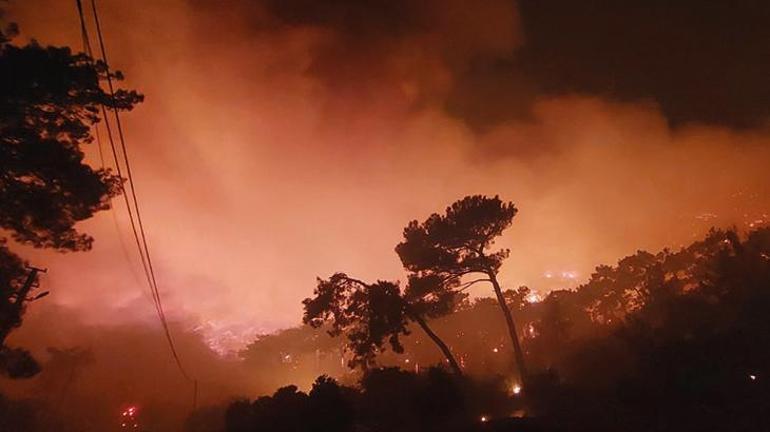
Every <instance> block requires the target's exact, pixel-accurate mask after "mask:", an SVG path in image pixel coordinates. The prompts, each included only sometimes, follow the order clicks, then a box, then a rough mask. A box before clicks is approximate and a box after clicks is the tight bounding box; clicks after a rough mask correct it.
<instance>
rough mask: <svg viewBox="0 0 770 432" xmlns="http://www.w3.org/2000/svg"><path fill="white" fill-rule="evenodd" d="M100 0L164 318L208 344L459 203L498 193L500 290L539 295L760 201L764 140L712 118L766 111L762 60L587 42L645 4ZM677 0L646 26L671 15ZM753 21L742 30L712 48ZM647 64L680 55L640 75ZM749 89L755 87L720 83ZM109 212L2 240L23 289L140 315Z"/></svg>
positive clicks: (70, 16) (32, 14) (75, 37)
mask: <svg viewBox="0 0 770 432" xmlns="http://www.w3.org/2000/svg"><path fill="white" fill-rule="evenodd" d="M99 4H100V5H101V9H102V10H103V25H104V27H105V31H106V33H105V36H106V38H107V43H108V44H109V49H110V52H111V59H112V62H113V66H115V67H116V68H119V69H121V70H123V72H125V74H126V76H127V77H128V81H127V82H126V85H127V86H131V87H136V88H138V89H140V90H141V91H142V92H143V93H145V94H146V96H147V100H146V102H145V103H144V104H143V105H142V106H140V107H139V108H138V109H137V110H136V111H135V112H132V113H130V114H128V115H126V116H125V117H124V121H125V126H126V130H127V133H128V141H129V144H130V146H131V154H132V157H133V160H134V171H135V174H136V176H137V181H138V184H137V187H138V191H139V193H140V198H141V200H142V205H143V209H144V212H145V221H146V223H147V226H148V231H149V235H150V242H151V245H152V247H153V251H154V257H155V260H156V262H157V270H158V274H159V276H160V285H161V291H162V294H163V296H164V299H165V301H166V304H167V308H168V310H169V315H170V317H171V318H172V319H173V320H174V321H176V322H178V323H179V325H180V326H181V327H183V328H196V329H198V331H199V332H200V333H201V334H203V335H204V337H205V338H206V340H207V341H208V342H209V343H210V344H211V345H212V346H214V347H216V348H218V349H222V350H226V349H228V348H234V347H237V346H239V345H241V344H242V343H243V342H245V341H246V340H248V338H250V337H252V336H253V335H254V334H255V333H257V332H260V331H270V330H274V329H277V328H281V327H286V326H290V325H294V324H295V323H297V322H298V321H299V317H300V300H301V299H302V298H304V297H306V296H308V295H309V294H310V293H311V292H312V288H313V285H314V281H315V277H316V276H327V275H329V274H331V273H332V272H335V271H341V270H344V271H347V272H350V273H351V274H355V275H358V276H360V277H362V278H365V279H375V278H399V277H402V276H403V274H402V270H401V266H400V263H399V262H398V258H397V257H396V255H395V253H394V252H393V247H394V245H395V244H396V243H397V242H398V240H399V237H400V234H401V229H402V228H403V226H404V225H405V224H406V223H407V222H408V221H409V220H411V219H413V218H424V217H427V216H428V215H429V214H430V213H431V212H435V211H440V210H442V209H443V208H444V207H445V206H446V205H447V204H449V203H451V202H452V201H454V200H456V199H458V198H461V197H462V196H464V195H466V194H472V193H486V194H492V195H494V194H500V195H501V196H502V197H503V198H505V199H510V200H512V201H515V202H516V204H517V205H518V207H519V208H520V210H521V212H520V214H519V215H518V216H517V218H516V220H515V222H514V226H513V228H512V229H511V230H510V231H509V232H508V233H507V234H506V236H505V238H504V239H503V240H502V242H501V243H503V245H504V246H508V247H511V249H512V256H511V258H510V261H509V263H508V264H506V265H505V266H504V268H503V277H504V282H505V284H506V286H516V285H519V284H528V285H530V286H531V287H532V288H534V289H535V290H542V291H545V290H548V289H552V288H556V287H562V286H565V285H572V284H575V283H577V282H578V281H579V280H582V279H585V278H586V277H587V276H588V274H589V273H590V271H591V269H592V268H593V266H594V265H596V264H599V263H603V262H612V261H614V260H615V259H617V258H618V257H619V256H622V255H625V254H627V253H630V252H633V251H634V250H635V249H636V248H648V249H653V250H655V249H658V248H661V247H664V246H670V247H677V246H678V245H680V244H683V243H686V242H688V241H689V240H690V239H692V238H693V237H694V236H696V235H698V234H700V233H702V232H703V231H704V230H706V229H708V228H709V227H710V226H711V225H719V226H726V225H731V224H737V225H739V226H740V227H745V226H747V224H749V223H762V221H766V220H767V214H768V213H770V210H769V209H768V202H769V201H770V200H768V190H767V188H768V186H767V185H768V184H770V181H768V180H770V178H768V177H770V174H769V173H768V172H767V170H766V168H765V167H766V165H767V162H768V161H770V154H768V153H769V150H768V149H769V148H770V147H769V146H768V145H769V144H770V132H768V130H767V129H765V128H762V127H759V126H758V127H755V128H748V129H740V130H737V129H731V128H730V127H729V126H737V125H742V126H745V125H746V124H749V123H750V124H759V123H761V122H762V121H763V120H762V119H764V118H765V117H763V115H764V114H766V109H767V105H766V104H765V105H763V104H762V103H761V102H760V99H759V97H760V95H762V94H766V88H767V85H768V84H767V83H759V82H756V83H755V82H754V81H755V80H754V79H753V78H751V77H752V76H754V75H753V74H754V73H755V72H757V71H762V70H766V69H762V68H763V67H766V64H765V63H762V61H761V60H759V59H760V58H759V57H757V58H756V63H754V62H753V61H754V60H753V59H754V57H752V56H751V55H749V53H748V51H746V52H744V51H742V50H743V49H745V50H750V49H751V47H745V48H740V49H741V50H740V51H736V54H735V55H736V56H737V57H736V63H730V64H732V65H733V66H730V65H727V64H726V65H713V64H712V66H711V69H709V68H705V66H708V65H705V64H703V63H699V62H700V61H705V60H704V59H705V57H704V55H703V54H700V53H698V52H695V53H693V54H692V55H691V57H690V59H691V60H692V59H694V60H692V61H685V60H684V59H681V60H680V59H679V56H675V54H674V52H676V53H679V54H680V55H681V54H682V53H683V50H685V49H689V48H690V47H691V45H690V42H687V43H685V42H686V41H685V42H681V41H680V42H677V40H674V39H672V41H673V42H672V45H671V46H672V47H673V48H672V49H674V48H675V50H674V52H672V53H662V52H661V50H659V49H657V48H655V49H653V48H649V49H650V50H653V51H654V52H655V53H656V54H659V55H658V56H652V55H651V54H649V53H648V52H647V51H644V49H643V42H644V41H646V40H648V39H646V38H645V37H644V36H643V35H635V36H633V38H634V40H632V41H630V42H629V46H628V47H627V48H628V49H629V50H630V51H629V53H631V52H636V54H637V55H635V56H634V55H630V54H629V53H619V52H618V50H619V49H620V48H618V47H616V46H614V45H613V44H614V43H616V42H612V43H611V42H609V41H606V40H605V39H613V37H616V38H620V39H621V40H623V38H624V37H625V38H626V40H628V38H632V35H631V34H630V33H629V34H627V35H625V36H623V35H614V34H608V32H610V31H611V30H612V31H614V30H613V29H615V28H616V27H615V26H621V24H620V23H626V25H624V26H623V28H637V29H639V31H640V32H642V31H643V32H647V33H650V32H653V30H655V29H656V27H655V26H654V25H653V24H651V23H653V22H654V20H653V19H652V18H651V17H650V16H647V15H645V14H641V15H640V17H639V18H638V20H639V21H633V22H629V20H631V19H632V17H630V16H618V17H616V19H615V18H613V20H610V18H609V17H606V16H605V15H602V14H597V15H596V16H597V17H602V16H605V18H606V19H604V18H603V19H601V20H599V19H598V18H595V16H594V15H590V14H588V13H586V14H585V15H574V16H575V17H583V18H584V19H585V21H581V22H583V23H584V24H583V25H582V27H581V26H579V25H578V24H574V23H572V21H569V20H567V18H566V17H567V15H566V14H567V11H569V10H571V9H570V8H571V6H567V5H562V4H561V2H560V3H559V4H558V5H557V4H556V3H552V2H550V3H549V2H545V3H543V6H542V8H543V9H538V8H539V7H541V6H534V5H533V4H531V3H529V2H527V3H522V4H521V5H516V4H513V3H510V2H504V1H489V2H482V3H478V2H476V3H469V2H460V1H457V2H438V1H437V2H407V1H403V2H401V1H397V2H385V1H383V2H364V3H362V2H352V1H351V2H347V1H337V2H312V1H289V2H285V1H275V2H245V1H244V2H239V1H226V2H212V1H204V0H196V1H189V2H188V1H182V0H168V1H163V2H142V4H141V7H140V6H139V5H138V4H137V3H135V2H120V1H112V0H109V1H108V0H104V1H102V2H100V3H99ZM548 5H550V6H548ZM589 6H590V7H589V9H591V10H593V9H596V8H600V9H601V10H606V9H604V8H605V6H602V5H601V4H599V3H595V4H594V3H591V4H590V5H589ZM655 7H656V8H658V9H661V8H663V9H665V8H666V6H655ZM671 7H673V6H671ZM546 8H547V10H546ZM606 8H611V6H606ZM739 9H740V8H739ZM741 10H743V9H741ZM717 12H718V11H716V10H712V9H709V8H705V9H703V13H704V14H707V15H705V16H708V17H711V16H712V15H714V14H716V13H717ZM9 13H10V17H11V18H13V19H15V20H17V21H18V22H19V24H20V26H21V30H22V36H21V37H20V38H19V41H20V42H21V41H23V40H24V38H28V37H35V38H37V39H39V40H40V41H41V42H43V43H51V44H67V45H71V46H74V47H77V46H79V44H80V41H79V32H78V31H79V28H78V22H77V16H76V14H75V10H74V6H72V5H70V4H68V3H61V2H51V1H44V0H37V1H26V2H21V1H19V2H14V3H11V4H10V10H9ZM657 13H659V14H662V13H663V10H662V9H661V11H659V12H657ZM735 13H738V12H731V14H735ZM607 14H609V12H607ZM683 14H684V12H682V13H679V14H678V15H677V14H675V15H673V17H674V18H671V19H672V20H674V21H670V22H669V21H664V22H660V25H661V26H663V27H664V28H665V29H673V28H674V27H676V26H677V25H678V23H679V21H676V20H675V19H679V18H681V19H682V20H685V21H686V20H688V19H690V20H691V19H694V18H692V17H690V16H689V15H686V14H685V15H683ZM730 16H734V15H730ZM676 17H679V18H676ZM752 19H753V18H752ZM549 20H552V21H549ZM560 20H561V21H564V20H566V21H569V23H567V24H570V23H571V24H570V25H572V27H560V26H559V25H556V23H558V22H561V21H560ZM591 20H594V21H591ZM608 20H609V21H608ZM704 20H705V21H704V23H706V24H707V23H709V22H711V21H709V20H713V18H709V19H706V18H704ZM751 22H753V21H751ZM610 23H614V24H612V25H610ZM633 23H636V26H634V25H631V24H633ZM565 25H566V24H565ZM729 25H731V26H739V25H740V24H739V23H730V24H729ZM574 27H578V29H575V30H574V31H567V30H569V29H571V28H572V29H574ZM663 27H662V28H663ZM707 27H708V26H706V25H705V24H703V26H702V27H693V28H692V31H693V32H697V34H702V33H704V32H705V31H706V30H705V29H706V28H707ZM549 28H552V31H549V30H548V29H549ZM562 28H563V29H564V30H565V32H564V34H562V33H561V29H562ZM752 29H753V30H752ZM578 30H581V31H578ZM729 31H730V30H729V29H727V28H721V27H720V28H719V29H718V33H719V32H723V33H722V34H727V33H724V32H728V33H729ZM763 31H765V30H761V29H758V28H756V26H753V25H750V26H748V27H747V30H746V31H745V33H736V34H737V35H738V36H741V35H743V36H741V37H740V38H738V39H736V40H735V45H736V46H739V45H741V41H743V40H744V39H743V38H746V37H749V36H752V35H757V36H761V32H763ZM666 32H669V30H666ZM666 32H664V33H662V34H669V33H670V32H669V33H666ZM751 32H754V33H751ZM557 33H558V34H557ZM570 34H571V35H572V36H574V37H570ZM650 34H651V33H650ZM656 34H657V33H656ZM673 36H674V35H671V36H670V37H672V38H673ZM714 37H715V36H712V35H704V36H702V38H703V39H698V38H696V37H695V36H691V37H690V38H689V39H687V41H693V40H696V39H697V40H702V41H705V42H704V43H711V44H716V43H717V42H716V41H715V39H713V38H714ZM752 37H753V36H752ZM664 39H665V38H664ZM633 41H637V42H638V43H637V45H633V44H632V43H631V42H633ZM599 42H601V43H602V44H603V45H597V44H598V43H599ZM692 43H694V42H692ZM762 43H763V42H754V45H751V46H753V47H757V48H758V49H761V48H762V46H763V45H762ZM639 44H642V45H639ZM725 44H726V42H725ZM657 46H658V45H655V47H657ZM725 47H727V45H725ZM594 49H596V50H598V51H595V52H594V51H591V50H594ZM725 49H727V48H725ZM599 53H602V54H601V55H600V54H599ZM642 58H643V59H646V61H648V62H650V65H649V67H646V65H645V64H643V63H640V62H642ZM764 58H765V60H764V61H765V62H766V58H767V57H764ZM628 59H631V60H633V61H636V63H633V62H631V60H628ZM607 62H611V63H612V64H610V65H609V66H608V65H607V64H606V63H607ZM658 62H660V64H659V63H658ZM671 62H674V63H671ZM666 63H670V64H673V65H680V66H676V67H675V66H672V69H671V73H672V74H673V75H672V76H671V77H668V78H667V80H662V81H661V80H657V79H654V78H655V77H656V76H659V75H661V74H663V73H664V71H665V70H668V69H667V68H666V67H665V64H666ZM741 65H742V66H741ZM763 65H764V66H763ZM551 66H552V67H551ZM579 66H580V67H579ZM610 66H612V67H610ZM685 66H688V67H689V69H688V70H684V69H683V68H684V67H685ZM701 66H703V67H704V68H705V69H708V73H709V74H710V76H713V77H716V76H719V77H721V76H722V75H720V74H719V70H726V69H724V68H732V67H734V68H739V67H740V68H743V69H746V70H747V71H748V72H747V75H746V76H747V78H746V80H744V81H740V82H738V81H739V80H731V81H729V84H730V86H733V87H726V88H725V87H720V86H719V85H716V86H714V88H715V89H719V90H715V89H712V88H711V87H709V86H710V84H709V81H708V80H706V81H704V80H701V79H695V78H693V79H691V80H690V79H688V77H691V76H692V77H701V78H702V76H701V75H699V74H698V73H697V72H698V70H696V69H697V68H699V67H701ZM717 67H719V68H722V69H713V68H717ZM583 68H584V69H583ZM638 68H642V69H643V70H644V71H647V73H649V74H650V75H649V77H648V76H647V75H645V74H643V73H642V72H634V73H630V72H629V70H631V69H638ZM705 69H704V70H705ZM591 71H593V72H595V73H591ZM578 72H579V73H578ZM599 72H601V73H599ZM734 73H735V74H737V73H738V69H735V71H734ZM765 75H766V74H765ZM733 76H735V75H733ZM642 77H646V78H644V79H642ZM720 79H722V78H720ZM725 79H726V78H725ZM719 82H723V83H727V81H719ZM749 83H752V85H756V87H754V88H755V89H756V94H755V93H752V92H748V91H746V92H742V90H741V91H737V90H736V91H729V90H730V89H734V88H736V87H735V86H739V85H749ZM725 85H727V84H725ZM701 87H703V89H702V91H701V90H699V88H701ZM717 91H718V92H719V94H718V95H716V96H714V94H715V93H713V92H717ZM763 92H765V93H763ZM693 95H695V96H698V98H700V99H698V98H696V97H695V96H693ZM720 95H721V96H722V99H715V98H716V97H717V96H720ZM742 101H743V102H742ZM698 109H700V110H710V111H708V112H706V111H698ZM718 110H724V111H718ZM763 110H764V111H763ZM704 113H705V114H704ZM763 113H764V114H763ZM736 119H744V120H745V121H746V122H748V123H741V122H739V121H736ZM712 120H713V121H712ZM688 121H694V122H696V123H688ZM672 122H673V123H675V124H677V125H678V126H677V127H676V128H672V127H671V123H672ZM89 152H90V154H91V156H93V160H94V161H97V160H98V158H97V157H96V149H95V148H92V149H90V150H89ZM95 163H96V162H95ZM116 214H117V216H116V217H117V226H118V227H119V230H120V233H121V234H120V235H121V236H122V239H123V240H122V243H121V241H119V240H118V239H119V238H121V237H119V235H118V231H117V230H116V223H115V221H113V220H112V216H111V215H110V214H109V213H104V214H101V215H99V216H98V217H97V218H95V219H94V220H92V221H89V222H87V223H85V224H83V227H82V228H83V230H84V231H87V232H90V233H92V234H93V235H94V237H95V238H96V244H95V247H94V250H93V251H92V252H90V253H83V254H70V255H56V254H51V253H48V252H41V251H30V250H24V251H23V252H24V254H25V256H26V257H27V258H29V259H30V260H31V261H32V262H33V263H35V264H38V265H44V266H47V267H48V268H49V273H48V275H47V276H46V278H45V279H44V281H43V284H44V286H46V287H47V288H50V289H51V290H52V292H53V294H52V295H51V296H50V297H49V298H47V299H46V301H49V302H53V303H55V304H57V305H61V306H64V307H67V308H70V309H72V310H76V311H78V312H77V313H78V314H79V315H80V316H81V320H82V321H83V322H84V324H86V325H107V324H110V325H116V324H131V323H137V322H141V323H153V322H154V321H153V320H154V316H153V310H152V307H151V303H150V301H149V299H148V298H147V296H148V294H146V293H145V291H146V290H145V289H144V288H142V285H141V283H140V282H141V278H137V277H136V273H137V270H138V268H139V267H138V262H137V259H136V256H135V255H134V254H133V253H132V249H131V240H130V239H129V237H128V231H127V220H126V218H125V215H124V212H123V210H122V209H121V208H120V206H119V202H118V203H116ZM124 249H125V250H126V251H127V252H128V253H127V254H125V255H124ZM549 275H550V276H551V277H548V276H549ZM554 275H556V276H554ZM561 275H564V277H563V278H562V277H561ZM573 275H576V277H575V278H574V279H573V278H572V277H573ZM137 279H138V280H137ZM477 294H486V293H484V292H479V293H477ZM43 319H46V317H45V316H44V315H32V316H30V317H29V319H28V322H29V324H30V325H34V324H35V320H43Z"/></svg>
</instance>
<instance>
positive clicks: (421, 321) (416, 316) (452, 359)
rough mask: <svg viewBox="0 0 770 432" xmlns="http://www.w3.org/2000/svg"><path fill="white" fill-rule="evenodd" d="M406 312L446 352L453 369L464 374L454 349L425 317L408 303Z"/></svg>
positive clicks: (459, 373) (456, 372)
mask: <svg viewBox="0 0 770 432" xmlns="http://www.w3.org/2000/svg"><path fill="white" fill-rule="evenodd" d="M406 313H407V315H409V317H410V318H412V319H413V320H414V321H415V322H416V323H417V324H418V325H419V326H420V328H421V329H422V330H423V331H424V332H425V334H427V335H428V337H429V338H430V339H431V340H432V341H433V343H435V344H436V345H437V346H438V348H439V349H440V350H441V352H442V353H443V354H444V357H446V359H447V360H448V361H449V366H450V367H451V368H452V370H453V371H454V372H455V374H457V376H462V375H463V371H462V369H460V365H459V364H458V363H457V360H455V357H454V355H452V351H450V350H449V347H448V346H447V345H446V344H445V343H444V341H443V340H441V338H440V337H438V335H437V334H436V333H434V332H433V330H431V328H430V327H428V323H427V322H425V320H424V319H423V317H421V316H420V315H419V314H417V313H415V312H413V311H412V310H411V308H410V307H409V305H406Z"/></svg>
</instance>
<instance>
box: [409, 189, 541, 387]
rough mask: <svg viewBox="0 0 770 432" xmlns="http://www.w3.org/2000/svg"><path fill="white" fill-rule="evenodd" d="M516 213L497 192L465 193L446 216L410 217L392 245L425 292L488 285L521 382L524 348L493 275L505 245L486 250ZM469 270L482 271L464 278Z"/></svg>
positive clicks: (507, 252) (523, 375)
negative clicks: (398, 240) (488, 194)
mask: <svg viewBox="0 0 770 432" xmlns="http://www.w3.org/2000/svg"><path fill="white" fill-rule="evenodd" d="M516 213H517V209H516V207H515V206H514V205H513V203H510V202H509V203H506V202H503V201H501V200H500V198H499V197H497V196H495V197H494V198H489V197H486V196H482V195H474V196H468V197H465V198H463V199H461V200H459V201H457V202H455V203H454V204H452V205H451V206H450V207H448V208H447V209H446V214H444V215H439V214H435V213H434V214H433V215H431V216H430V217H429V218H428V219H426V220H425V222H423V223H419V222H418V221H416V220H415V221H412V222H410V223H409V225H407V227H406V228H405V229H404V240H403V241H402V242H401V243H399V244H398V245H397V246H396V252H397V253H398V256H399V257H400V258H401V262H402V263H403V265H404V267H405V268H406V269H407V270H408V271H409V272H411V276H410V280H414V281H417V280H420V281H423V282H422V283H421V285H422V291H423V292H426V293H437V295H442V293H446V292H454V291H456V290H458V289H464V288H467V287H469V286H471V285H473V284H475V283H479V282H489V283H490V284H491V285H492V288H493V290H494V292H495V296H496V298H497V302H498V305H499V306H500V309H501V310H502V312H503V316H504V317H505V322H506V325H507V326H508V333H509V336H510V338H511V343H512V345H513V350H514V355H515V359H516V364H517V367H518V370H519V374H520V375H521V379H522V381H523V382H524V381H525V380H526V378H527V369H526V365H525V363H524V353H523V351H522V348H521V344H520V343H519V338H518V334H517V333H516V324H515V323H514V321H513V317H512V315H511V311H510V309H509V308H508V305H507V303H506V299H505V295H504V293H503V290H502V288H501V287H500V283H499V281H498V279H497V274H498V272H499V270H500V266H501V265H502V263H503V260H504V259H505V258H507V257H508V255H509V250H507V249H500V250H497V251H490V250H489V249H490V247H491V246H492V245H493V244H494V240H495V238H497V237H498V236H500V235H501V234H502V232H503V231H504V230H505V229H506V228H508V227H509V226H510V225H511V222H512V220H513V217H514V216H515V215H516ZM472 274H480V275H482V278H481V279H475V280H471V281H469V282H465V283H462V278H463V277H464V276H466V275H472Z"/></svg>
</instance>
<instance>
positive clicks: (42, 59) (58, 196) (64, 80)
mask: <svg viewBox="0 0 770 432" xmlns="http://www.w3.org/2000/svg"><path fill="white" fill-rule="evenodd" d="M15 32H16V28H15V27H14V26H10V27H8V28H7V29H6V30H4V31H3V34H2V36H0V112H1V113H2V116H0V202H2V206H0V334H2V335H3V337H2V340H0V354H2V355H4V356H5V357H6V360H7V359H8V358H11V357H12V356H11V355H12V354H14V353H16V352H17V351H18V350H17V351H13V350H11V349H10V348H8V347H6V346H5V336H6V335H7V334H8V333H9V332H10V331H11V330H12V329H13V328H15V327H18V326H19V325H20V324H21V317H22V314H23V313H24V307H23V306H24V303H25V302H26V301H27V300H28V299H27V298H26V293H22V292H20V290H21V289H22V287H23V286H24V282H25V280H26V275H27V274H28V271H27V270H26V269H25V266H26V263H25V262H24V261H23V260H22V259H21V258H19V257H18V256H17V255H16V254H15V253H14V252H13V251H12V250H11V249H10V247H9V245H11V244H12V243H9V240H10V241H12V242H15V243H18V244H24V245H30V246H33V247H37V248H47V249H53V250H56V251H60V252H67V251H84V250H89V249H90V248H91V245H92V243H93V238H92V237H91V236H89V235H88V234H86V233H83V232H80V231H78V229H77V228H76V224H77V223H78V222H81V221H83V220H86V219H88V218H90V217H92V216H93V215H94V214H95V213H96V212H98V211H100V210H105V209H107V208H109V206H110V199H111V198H112V197H113V196H115V195H117V194H118V193H119V192H120V191H121V182H122V179H120V178H119V177H118V176H117V175H115V174H114V173H112V172H111V171H110V170H109V169H107V168H93V167H91V166H90V165H89V164H88V163H87V162H86V160H85V153H84V149H83V147H84V146H85V145H87V144H90V143H92V142H93V140H94V138H93V136H92V134H91V128H92V127H93V126H94V125H95V124H96V123H97V122H98V121H99V120H100V115H99V112H100V110H101V109H102V107H107V108H113V109H116V110H131V109H132V108H133V107H134V106H135V105H136V104H138V103H140V102H141V101H142V98H143V97H142V95H140V94H138V93H137V92H135V91H133V90H123V89H119V90H117V91H116V92H115V94H114V97H113V95H112V94H109V93H107V92H105V91H104V90H103V89H102V88H101V86H100V81H101V80H103V79H105V78H106V77H107V74H110V77H111V78H112V79H115V80H120V79H122V75H121V74H120V72H111V71H108V68H107V66H106V65H105V64H104V63H102V62H98V61H94V60H93V59H91V58H89V57H88V56H86V55H85V54H75V53H73V52H72V51H71V50H70V49H69V48H67V47H52V46H47V47H44V46H41V45H39V44H38V43H36V42H32V43H30V44H27V45H25V46H16V45H13V44H12V43H11V41H10V38H11V36H13V35H14V33H15ZM30 282H31V283H34V282H35V281H30ZM3 363H4V364H6V365H7V364H8V361H4V362H3ZM0 369H2V368H0ZM4 370H6V371H7V370H8V369H7V368H5V369H4Z"/></svg>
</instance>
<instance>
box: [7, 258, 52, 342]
mask: <svg viewBox="0 0 770 432" xmlns="http://www.w3.org/2000/svg"><path fill="white" fill-rule="evenodd" d="M27 268H28V269H29V274H28V275H27V280H25V281H24V285H22V286H21V289H20V290H19V291H18V292H16V293H15V294H14V296H15V297H16V298H15V301H14V302H13V306H12V307H11V309H10V311H9V318H10V319H9V321H10V322H11V323H17V321H19V320H20V319H21V311H22V309H23V308H24V303H25V302H27V301H29V300H37V299H38V298H40V297H43V296H45V295H47V294H48V292H44V293H41V294H39V295H38V296H37V297H35V298H34V299H28V298H27V295H29V292H30V291H32V288H35V287H37V286H38V285H37V276H38V274H39V273H40V272H43V273H46V272H47V271H48V270H47V269H41V268H37V267H32V266H27ZM15 327H16V326H15V325H13V324H11V325H8V326H7V328H2V329H0V347H2V346H5V338H7V337H8V334H10V333H11V330H13V329H14V328H15Z"/></svg>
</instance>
